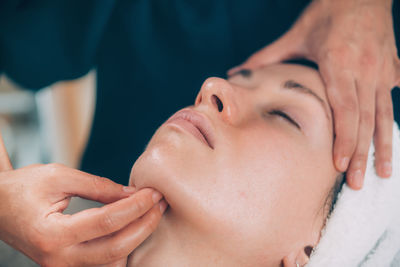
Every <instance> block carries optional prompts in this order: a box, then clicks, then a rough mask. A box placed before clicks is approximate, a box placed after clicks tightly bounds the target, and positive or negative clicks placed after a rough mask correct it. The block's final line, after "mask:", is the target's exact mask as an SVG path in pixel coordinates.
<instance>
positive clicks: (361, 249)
mask: <svg viewBox="0 0 400 267" xmlns="http://www.w3.org/2000/svg"><path fill="white" fill-rule="evenodd" d="M392 166H393V168H392V176H391V178H389V179H382V178H379V177H378V176H377V174H376V172H375V168H374V146H373V144H371V147H370V150H369V156H368V163H367V169H366V173H365V180H364V186H363V188H362V190H360V191H354V190H352V189H350V188H349V187H348V186H347V185H346V184H345V185H343V188H342V190H341V192H340V193H339V196H338V200H337V202H336V204H335V208H334V210H333V212H332V214H331V215H330V217H329V218H328V220H327V223H326V226H325V228H324V230H323V231H322V236H321V240H320V242H319V244H318V246H317V247H316V248H315V249H314V251H313V253H312V255H311V258H310V261H309V263H308V264H307V267H321V266H323V267H331V266H332V267H333V266H334V267H338V266H340V267H357V266H360V267H386V266H388V267H398V266H400V131H399V127H398V125H397V124H396V123H394V126H393V160H392Z"/></svg>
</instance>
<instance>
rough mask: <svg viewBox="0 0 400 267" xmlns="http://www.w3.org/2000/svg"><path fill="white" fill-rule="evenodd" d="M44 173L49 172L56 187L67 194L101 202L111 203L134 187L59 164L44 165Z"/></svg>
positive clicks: (129, 192) (127, 193) (127, 194)
mask: <svg viewBox="0 0 400 267" xmlns="http://www.w3.org/2000/svg"><path fill="white" fill-rule="evenodd" d="M44 171H45V172H46V173H51V175H52V178H53V177H54V179H53V181H54V183H55V186H56V187H57V188H61V189H62V190H63V192H64V193H65V194H67V195H72V196H79V197H82V198H85V199H90V200H94V201H98V202H101V203H111V202H114V201H117V200H120V199H121V198H124V197H128V196H130V195H131V194H132V193H134V192H135V188H134V187H124V186H122V185H120V184H117V183H114V182H113V181H111V180H109V179H107V178H103V177H99V176H95V175H92V174H88V173H85V172H82V171H78V170H76V169H71V168H68V167H65V166H62V165H60V164H49V165H46V166H45V167H44Z"/></svg>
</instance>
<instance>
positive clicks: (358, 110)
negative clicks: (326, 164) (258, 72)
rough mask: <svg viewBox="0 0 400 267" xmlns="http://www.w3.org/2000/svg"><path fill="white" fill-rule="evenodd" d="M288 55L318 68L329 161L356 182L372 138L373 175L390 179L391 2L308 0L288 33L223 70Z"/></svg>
mask: <svg viewBox="0 0 400 267" xmlns="http://www.w3.org/2000/svg"><path fill="white" fill-rule="evenodd" d="M292 58H306V59H309V60H312V61H314V62H316V63H317V64H318V66H319V70H320V73H321V76H322V79H323V81H324V83H325V85H326V88H327V96H328V99H329V102H330V105H331V107H332V109H333V115H334V127H335V134H336V139H335V144H334V151H333V158H334V162H335V165H336V168H337V169H338V170H339V171H345V170H347V182H348V184H349V185H350V187H352V188H353V189H359V188H361V187H362V184H363V180H364V173H365V168H366V162H367V156H368V149H369V146H370V143H371V141H372V137H374V145H375V151H376V152H375V167H376V170H377V173H378V175H379V176H381V177H389V176H390V175H391V160H392V159H391V157H392V125H393V107H392V99H391V89H392V88H393V87H394V86H395V85H396V84H399V80H400V63H399V58H398V55H397V49H396V44H395V39H394V32H393V20H392V12H391V1H390V0H314V1H313V2H312V3H311V4H310V5H309V6H308V8H307V9H306V10H305V11H304V13H303V14H302V15H301V17H300V18H299V19H298V21H297V22H296V23H295V24H294V25H293V26H292V28H291V29H290V30H289V31H288V32H287V33H286V34H284V35H283V36H282V37H281V38H280V39H278V40H277V41H275V42H274V43H272V44H271V45H269V46H267V47H265V48H263V49H261V50H260V51H258V52H256V53H255V54H253V55H252V56H251V57H250V58H249V59H248V60H247V61H246V62H245V63H244V64H242V65H240V66H239V67H236V68H233V69H232V70H230V71H229V72H228V74H232V73H233V72H236V71H238V70H240V69H246V68H247V69H254V68H258V67H261V66H264V65H268V64H271V63H276V62H280V61H284V60H288V59H292Z"/></svg>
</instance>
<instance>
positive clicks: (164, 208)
mask: <svg viewBox="0 0 400 267" xmlns="http://www.w3.org/2000/svg"><path fill="white" fill-rule="evenodd" d="M159 205H160V211H161V214H162V213H164V211H165V210H166V209H167V206H168V204H167V201H165V200H161V201H160V204H159Z"/></svg>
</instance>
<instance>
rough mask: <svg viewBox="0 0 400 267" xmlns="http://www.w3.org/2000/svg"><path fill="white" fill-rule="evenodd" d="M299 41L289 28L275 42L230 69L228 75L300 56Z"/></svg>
mask: <svg viewBox="0 0 400 267" xmlns="http://www.w3.org/2000/svg"><path fill="white" fill-rule="evenodd" d="M301 40H302V39H301ZM300 43H301V42H300V39H299V38H298V37H297V35H296V34H295V31H294V30H290V31H288V32H287V33H286V34H284V35H283V36H282V37H281V38H279V39H278V40H276V41H275V42H273V43H271V44H270V45H268V46H266V47H265V48H263V49H261V50H259V51H258V52H256V53H254V54H253V55H251V56H250V57H249V58H248V59H247V60H246V61H245V62H244V63H243V64H241V65H239V66H236V67H234V68H232V69H230V70H229V71H228V76H231V75H233V74H234V73H236V72H237V71H239V70H241V69H256V68H260V67H262V66H266V65H269V64H272V63H277V62H281V61H284V60H287V59H290V58H296V57H301V55H302V53H301V51H300V50H301V49H300Z"/></svg>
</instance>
